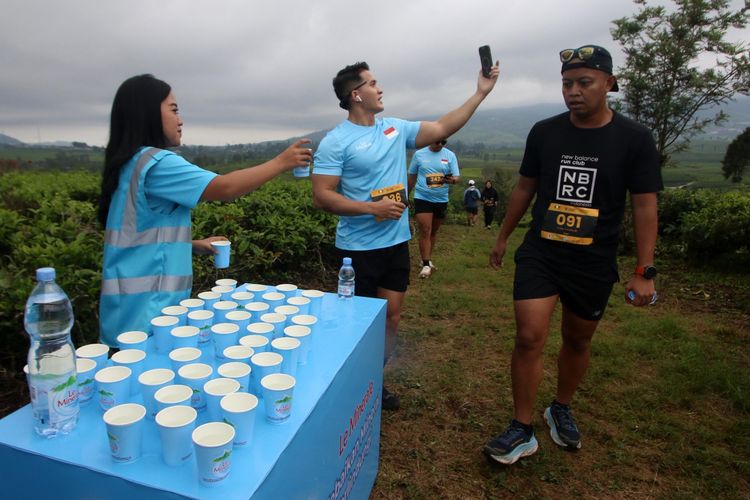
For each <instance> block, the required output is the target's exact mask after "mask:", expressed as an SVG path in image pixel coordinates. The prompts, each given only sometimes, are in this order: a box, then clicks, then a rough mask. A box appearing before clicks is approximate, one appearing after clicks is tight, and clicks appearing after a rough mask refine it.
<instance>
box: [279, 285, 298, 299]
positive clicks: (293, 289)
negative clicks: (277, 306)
mask: <svg viewBox="0 0 750 500" xmlns="http://www.w3.org/2000/svg"><path fill="white" fill-rule="evenodd" d="M276 291H277V292H279V293H283V294H284V296H285V297H286V298H287V299H288V298H290V297H296V296H297V285H292V284H291V283H283V284H281V285H276Z"/></svg>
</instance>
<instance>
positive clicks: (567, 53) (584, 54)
mask: <svg viewBox="0 0 750 500" xmlns="http://www.w3.org/2000/svg"><path fill="white" fill-rule="evenodd" d="M560 62H562V69H561V70H560V73H564V72H565V71H567V70H569V69H576V68H591V69H597V70H599V71H604V72H605V73H607V74H608V75H611V74H612V56H611V55H610V53H609V51H608V50H607V49H605V48H604V47H600V46H598V45H583V46H581V47H578V48H577V49H564V50H561V51H560ZM619 90H620V87H619V85H617V80H615V84H614V85H613V86H612V92H617V91H619Z"/></svg>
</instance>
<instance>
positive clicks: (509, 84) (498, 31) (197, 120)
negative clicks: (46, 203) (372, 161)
mask: <svg viewBox="0 0 750 500" xmlns="http://www.w3.org/2000/svg"><path fill="white" fill-rule="evenodd" d="M735 3H736V2H735ZM636 7H637V6H636V5H635V4H634V3H633V2H632V0H606V1H601V0H565V1H562V0H461V1H458V0H454V1H443V0H381V1H379V2H352V1H344V0H317V1H309V0H308V1H302V0H288V1H287V0H275V1H274V0H269V1H263V2H260V1H250V0H228V1H220V0H215V1H197V0H181V1H180V0H127V1H114V0H112V1H102V0H66V1H59V0H4V1H3V2H2V5H0V14H1V17H0V47H2V49H0V133H4V134H6V135H10V136H12V137H15V138H16V139H19V140H21V141H24V142H37V141H40V140H41V141H56V140H67V141H73V140H74V141H83V142H87V143H89V144H93V145H105V144H106V142H107V138H108V134H109V131H108V126H109V125H108V124H109V110H110V107H111V104H112V98H113V96H114V93H115V91H116V89H117V87H118V86H119V85H120V83H122V81H123V80H125V79H126V78H128V77H130V76H133V75H136V74H141V73H153V74H154V75H155V76H156V77H158V78H161V79H163V80H165V81H167V82H168V83H169V84H170V85H171V87H172V90H173V91H174V93H175V96H176V97H177V100H178V103H179V105H180V109H181V113H182V117H183V120H184V122H185V125H184V129H183V142H184V143H185V144H211V145H223V144H227V143H246V142H259V141H264V140H273V139H285V138H287V137H290V136H294V135H302V134H305V133H307V132H310V131H314V130H319V129H326V128H330V127H332V126H333V125H335V124H336V123H337V122H338V121H340V120H342V119H344V118H345V116H346V115H345V112H344V111H343V110H341V109H340V108H339V107H338V104H337V100H336V98H335V96H334V94H333V90H332V87H331V79H332V78H333V76H334V75H335V74H336V72H337V71H338V70H339V69H341V68H342V67H344V66H345V65H347V64H351V63H353V62H356V61H360V60H364V61H367V62H368V63H369V64H370V67H371V69H372V72H373V74H374V75H375V77H376V78H377V79H378V81H379V82H380V85H381V87H382V89H383V91H384V100H383V101H384V104H385V108H386V109H385V112H384V115H387V116H397V117H401V118H414V117H419V116H424V115H439V114H442V113H444V112H446V111H449V110H450V109H452V108H454V107H456V106H458V105H459V104H461V103H462V102H463V101H464V100H465V99H466V98H468V97H469V95H470V94H471V93H473V91H474V89H475V88H476V77H477V73H478V70H479V58H478V56H477V47H478V46H479V45H483V44H489V45H490V46H491V48H492V53H493V56H494V57H495V58H496V59H500V61H501V74H500V81H499V83H498V85H497V86H496V87H495V90H494V92H493V93H492V94H491V95H490V96H489V97H488V98H487V99H486V100H485V102H484V103H483V104H482V108H483V109H490V108H503V107H514V106H520V105H525V104H534V103H540V102H560V100H561V97H560V84H559V82H560V73H559V70H560V65H559V61H558V55H557V54H558V51H559V50H560V49H563V48H567V47H578V46H580V45H583V44H586V43H596V44H599V45H603V46H605V47H607V48H609V49H610V51H611V52H612V53H613V56H614V59H615V66H618V65H620V64H622V62H623V58H622V55H621V53H620V50H619V46H618V45H617V44H616V43H615V42H614V41H613V40H612V37H611V35H610V32H609V31H610V29H611V27H612V20H613V19H616V18H620V17H623V16H627V15H631V14H632V13H634V12H635V11H636V10H637V9H636ZM745 35H746V36H744V38H745V39H748V38H750V36H747V33H746V34H745Z"/></svg>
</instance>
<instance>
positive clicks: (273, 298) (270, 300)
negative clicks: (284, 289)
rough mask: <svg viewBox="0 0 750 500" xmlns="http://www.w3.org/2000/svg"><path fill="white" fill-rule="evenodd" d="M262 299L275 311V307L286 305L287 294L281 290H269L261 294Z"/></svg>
mask: <svg viewBox="0 0 750 500" xmlns="http://www.w3.org/2000/svg"><path fill="white" fill-rule="evenodd" d="M261 300H262V301H263V302H265V303H266V304H268V305H269V306H270V307H271V310H272V311H273V310H274V309H275V308H277V307H279V306H283V305H284V301H285V300H286V296H285V295H284V294H283V293H279V292H267V293H264V294H263V295H261Z"/></svg>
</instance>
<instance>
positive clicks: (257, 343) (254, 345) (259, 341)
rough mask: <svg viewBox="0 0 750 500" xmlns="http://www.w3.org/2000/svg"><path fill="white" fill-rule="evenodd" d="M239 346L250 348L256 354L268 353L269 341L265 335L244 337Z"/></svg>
mask: <svg viewBox="0 0 750 500" xmlns="http://www.w3.org/2000/svg"><path fill="white" fill-rule="evenodd" d="M263 324H267V323H263ZM240 345H243V346H245V347H250V348H251V349H252V350H254V351H255V352H256V353H259V352H266V351H268V348H269V346H270V345H271V341H270V340H268V337H266V336H265V335H245V336H244V337H242V338H241V339H240Z"/></svg>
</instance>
